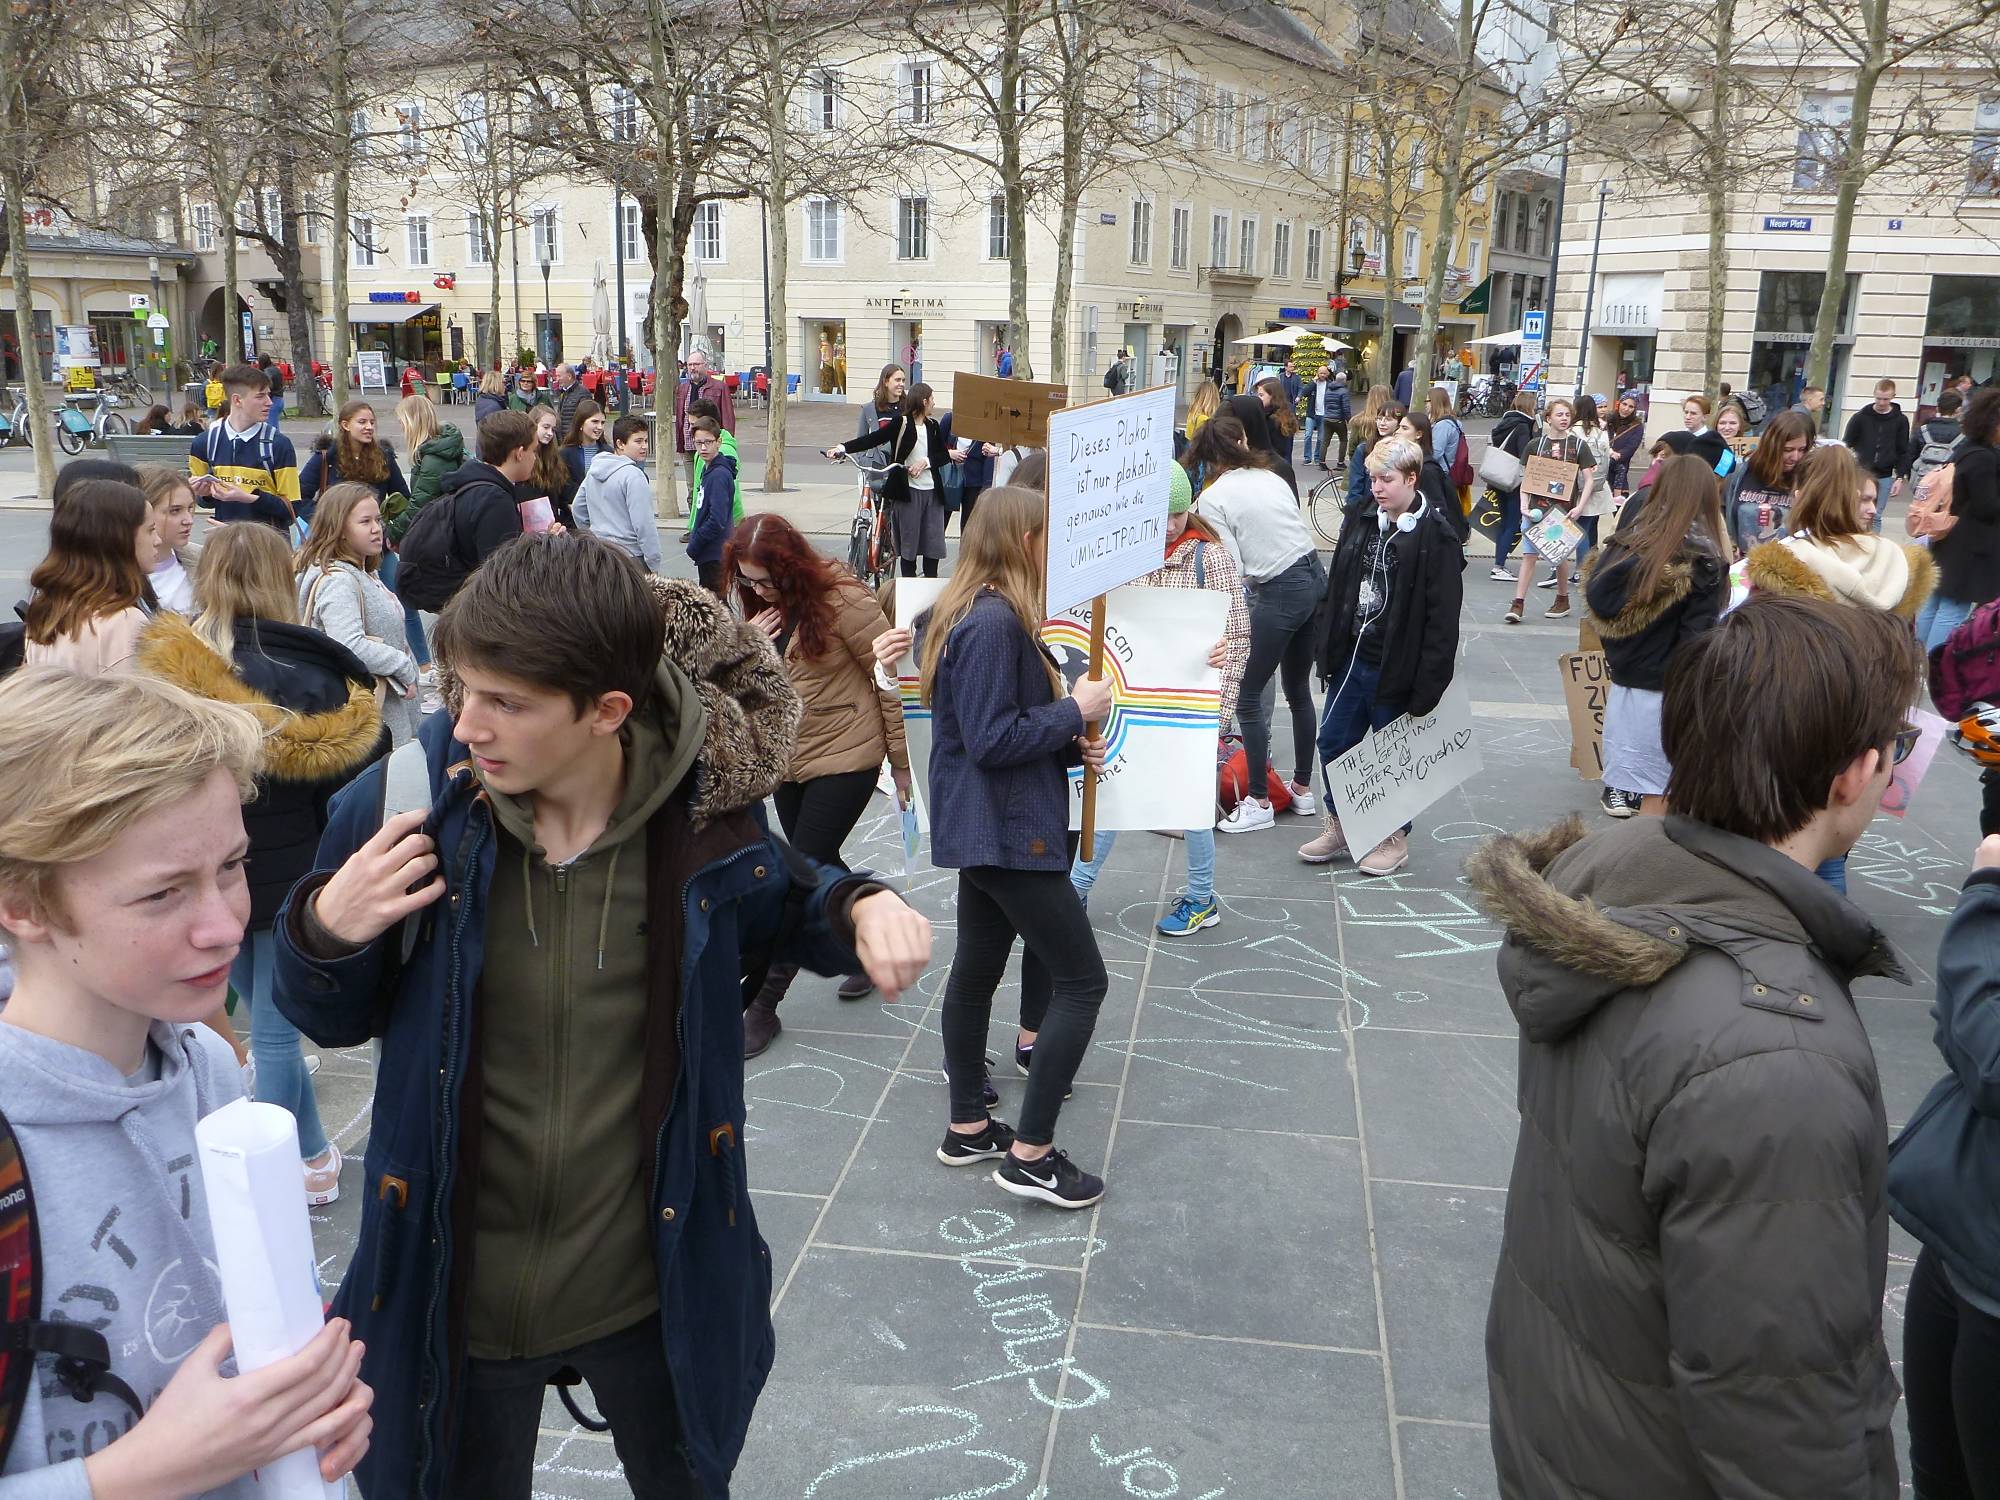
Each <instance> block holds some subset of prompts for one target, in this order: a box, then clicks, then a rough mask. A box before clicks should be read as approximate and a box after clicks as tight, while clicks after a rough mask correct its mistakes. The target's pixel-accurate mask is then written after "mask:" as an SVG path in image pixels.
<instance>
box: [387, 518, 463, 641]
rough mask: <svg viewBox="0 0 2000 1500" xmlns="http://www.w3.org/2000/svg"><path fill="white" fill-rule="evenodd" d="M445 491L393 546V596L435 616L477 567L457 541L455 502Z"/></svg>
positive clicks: (457, 528) (461, 544) (457, 527)
mask: <svg viewBox="0 0 2000 1500" xmlns="http://www.w3.org/2000/svg"><path fill="white" fill-rule="evenodd" d="M463 493H464V492H463V491H462V490H447V491H445V492H444V493H443V494H441V495H439V496H437V497H436V498H435V499H433V500H432V501H431V502H430V503H429V504H428V505H426V506H425V507H424V508H423V509H422V510H420V511H418V512H417V519H416V520H415V521H413V522H411V523H410V529H409V530H408V531H406V532H404V533H403V539H402V540H401V541H400V542H398V543H397V544H396V593H397V595H398V596H399V597H400V598H401V599H402V601H403V602H404V603H405V604H407V605H410V606H411V607H413V608H415V609H427V610H429V611H431V612H432V613H433V614H435V613H436V612H437V611H438V610H441V609H443V608H444V607H445V605H447V604H448V603H450V602H451V596H452V595H453V594H455V593H457V592H458V591H459V589H460V588H461V587H462V586H463V585H464V583H465V580H466V579H468V578H470V577H471V576H472V570H473V568H474V567H475V566H476V564H475V563H474V562H473V561H472V560H471V559H470V558H469V557H468V556H467V552H468V549H467V548H466V547H465V546H464V545H463V543H462V542H461V541H460V540H459V525H458V498H459V496H460V495H461V494H463Z"/></svg>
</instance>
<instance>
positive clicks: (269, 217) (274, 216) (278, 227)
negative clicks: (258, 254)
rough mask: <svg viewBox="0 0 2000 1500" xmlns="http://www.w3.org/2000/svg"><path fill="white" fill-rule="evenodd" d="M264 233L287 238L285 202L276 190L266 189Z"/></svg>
mask: <svg viewBox="0 0 2000 1500" xmlns="http://www.w3.org/2000/svg"><path fill="white" fill-rule="evenodd" d="M263 227H264V232H265V233H266V234H274V235H276V236H277V237H278V238H279V239H281V240H282V239H283V238H284V237H285V200H284V198H283V197H282V196H281V195H280V194H279V192H278V190H277V189H276V188H265V189H264V226H263Z"/></svg>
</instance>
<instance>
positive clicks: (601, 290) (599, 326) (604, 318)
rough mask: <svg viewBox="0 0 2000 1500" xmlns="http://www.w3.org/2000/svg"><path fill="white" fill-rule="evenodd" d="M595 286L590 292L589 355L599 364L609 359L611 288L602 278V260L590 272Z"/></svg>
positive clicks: (606, 362)
mask: <svg viewBox="0 0 2000 1500" xmlns="http://www.w3.org/2000/svg"><path fill="white" fill-rule="evenodd" d="M592 274H593V277H594V279H595V283H596V284H595V288H594V290H593V291H592V292H591V294H590V357H591V358H592V359H594V360H596V361H597V362H598V363H599V364H601V365H602V364H608V363H610V361H611V289H610V286H609V285H608V284H607V283H606V281H605V279H604V262H603V261H601V260H600V261H598V262H597V265H596V269H595V270H594V272H593V273H592Z"/></svg>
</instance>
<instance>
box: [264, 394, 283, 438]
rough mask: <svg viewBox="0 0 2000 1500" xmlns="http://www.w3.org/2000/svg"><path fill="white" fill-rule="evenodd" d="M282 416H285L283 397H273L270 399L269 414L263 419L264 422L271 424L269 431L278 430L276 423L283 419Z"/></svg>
mask: <svg viewBox="0 0 2000 1500" xmlns="http://www.w3.org/2000/svg"><path fill="white" fill-rule="evenodd" d="M284 415H285V398H284V397H283V396H273V397H272V398H271V410H270V412H269V414H268V415H267V416H266V417H265V418H264V420H265V421H267V422H269V423H270V424H271V431H273V432H276V431H277V430H278V422H279V421H280V419H282V418H283V416H284Z"/></svg>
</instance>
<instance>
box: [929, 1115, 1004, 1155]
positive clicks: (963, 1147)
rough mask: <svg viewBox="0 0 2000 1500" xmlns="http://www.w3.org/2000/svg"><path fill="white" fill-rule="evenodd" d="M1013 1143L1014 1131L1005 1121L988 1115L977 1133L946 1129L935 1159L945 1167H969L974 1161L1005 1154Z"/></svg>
mask: <svg viewBox="0 0 2000 1500" xmlns="http://www.w3.org/2000/svg"><path fill="white" fill-rule="evenodd" d="M1013 1144H1014V1132H1013V1130H1012V1128H1011V1127H1009V1126H1008V1124H1007V1122H1006V1121H1005V1120H995V1119H992V1118H991V1117H989V1118H988V1119H987V1121H986V1128H985V1129H984V1130H982V1131H980V1132H979V1134H978V1135H960V1134H959V1133H958V1132H957V1131H956V1130H947V1131H946V1132H945V1133H944V1144H943V1145H942V1146H940V1147H938V1148H937V1159H938V1160H939V1161H941V1162H943V1163H944V1164H945V1165H946V1166H947V1167H969V1166H971V1165H973V1164H974V1163H975V1162H982V1161H995V1160H997V1159H999V1158H1000V1157H1002V1156H1005V1155H1006V1154H1007V1148H1008V1147H1009V1146H1011V1145H1013Z"/></svg>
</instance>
